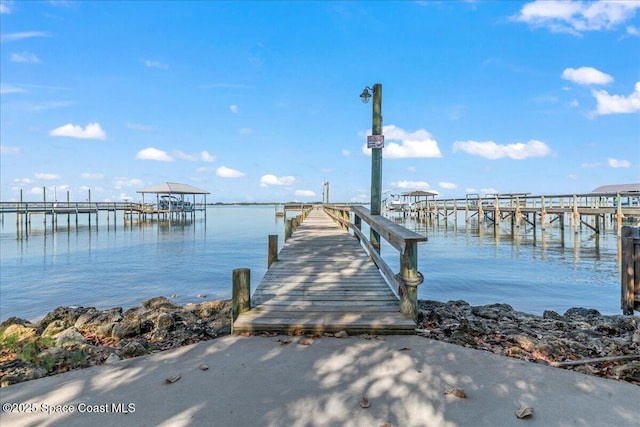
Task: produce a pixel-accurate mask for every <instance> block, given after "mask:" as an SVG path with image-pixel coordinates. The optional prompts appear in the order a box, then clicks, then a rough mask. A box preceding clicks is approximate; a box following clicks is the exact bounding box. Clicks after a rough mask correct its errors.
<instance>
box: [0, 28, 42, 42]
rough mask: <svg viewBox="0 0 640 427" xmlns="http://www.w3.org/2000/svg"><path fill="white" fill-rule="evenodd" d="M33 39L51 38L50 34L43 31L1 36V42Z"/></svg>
mask: <svg viewBox="0 0 640 427" xmlns="http://www.w3.org/2000/svg"><path fill="white" fill-rule="evenodd" d="M33 37H49V34H47V33H44V32H42V31H24V32H21V33H9V34H3V35H1V36H0V41H1V42H3V43H4V42H13V41H16V40H23V39H30V38H33Z"/></svg>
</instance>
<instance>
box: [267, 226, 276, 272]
mask: <svg viewBox="0 0 640 427" xmlns="http://www.w3.org/2000/svg"><path fill="white" fill-rule="evenodd" d="M275 261H278V235H277V234H269V251H268V254H267V268H269V267H271V264H273V263H274V262H275Z"/></svg>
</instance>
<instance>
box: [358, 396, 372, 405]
mask: <svg viewBox="0 0 640 427" xmlns="http://www.w3.org/2000/svg"><path fill="white" fill-rule="evenodd" d="M360 406H362V407H363V408H368V407H369V406H371V403H369V399H367V398H366V396H362V399H360Z"/></svg>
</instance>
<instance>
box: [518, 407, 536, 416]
mask: <svg viewBox="0 0 640 427" xmlns="http://www.w3.org/2000/svg"><path fill="white" fill-rule="evenodd" d="M531 416H533V408H532V407H530V406H524V405H521V406H520V407H519V408H518V410H517V411H516V417H518V418H520V419H522V418H527V417H531Z"/></svg>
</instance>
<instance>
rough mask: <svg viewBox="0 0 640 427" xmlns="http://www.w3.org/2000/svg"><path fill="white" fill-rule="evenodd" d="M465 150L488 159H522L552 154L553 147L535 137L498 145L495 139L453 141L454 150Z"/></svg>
mask: <svg viewBox="0 0 640 427" xmlns="http://www.w3.org/2000/svg"><path fill="white" fill-rule="evenodd" d="M457 151H463V152H465V153H467V154H471V155H472V156H480V157H485V158H487V159H492V160H495V159H500V158H503V157H509V158H510V159H516V160H522V159H526V158H529V157H544V156H548V155H549V154H551V149H550V148H549V147H548V146H547V144H545V143H544V142H542V141H537V140H535V139H532V140H530V141H529V142H527V143H526V144H523V143H521V142H518V143H515V144H508V145H498V144H496V143H495V142H493V141H485V142H478V141H456V142H454V143H453V152H454V153H455V152H457Z"/></svg>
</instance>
